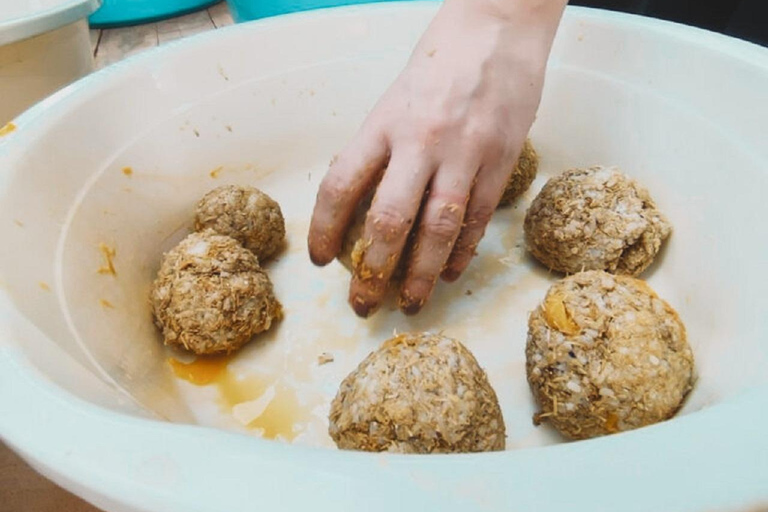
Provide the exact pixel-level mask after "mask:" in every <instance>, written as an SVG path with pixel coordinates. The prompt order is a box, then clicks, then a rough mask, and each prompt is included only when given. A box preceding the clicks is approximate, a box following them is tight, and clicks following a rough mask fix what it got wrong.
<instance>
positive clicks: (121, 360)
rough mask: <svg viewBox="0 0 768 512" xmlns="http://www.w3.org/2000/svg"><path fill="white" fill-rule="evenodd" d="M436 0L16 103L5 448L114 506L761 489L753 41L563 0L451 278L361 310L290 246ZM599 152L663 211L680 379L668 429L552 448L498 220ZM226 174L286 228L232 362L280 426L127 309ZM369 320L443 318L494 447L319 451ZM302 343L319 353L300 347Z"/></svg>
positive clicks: (438, 323)
mask: <svg viewBox="0 0 768 512" xmlns="http://www.w3.org/2000/svg"><path fill="white" fill-rule="evenodd" d="M435 9H436V5H435V4H432V3H414V4H389V5H375V6H359V7H352V8H344V9H338V10H328V11H322V12H315V13H305V14H301V15H294V16H287V17H282V18H276V19H270V20H265V21H261V22H256V23H250V24H244V25H240V26H236V27H232V28H228V29H226V30H221V31H216V32H214V33H210V34H203V35H201V36H197V37H194V38H190V39H187V40H184V41H182V42H180V43H177V44H172V45H169V46H168V47H165V48H162V49H159V50H157V51H152V52H149V53H147V54H145V55H142V56H139V57H136V58H132V59H129V60H128V61H126V62H124V63H120V64H118V65H116V66H113V67H111V68H110V69H108V70H105V71H102V72H99V73H97V74H94V75H92V76H90V77H87V78H86V79H84V80H81V81H79V82H77V83H76V84H75V85H73V86H71V87H69V88H67V89H65V90H64V91H61V92H59V93H58V94H56V95H54V96H53V97H51V98H50V99H49V100H47V101H45V102H43V103H42V104H40V105H38V106H36V107H34V108H33V109H32V110H30V111H29V112H27V113H25V114H24V115H22V116H20V117H19V118H18V119H17V120H16V121H15V124H16V125H17V128H16V130H15V131H13V132H11V133H10V134H8V135H5V136H4V137H2V138H0V235H2V239H1V240H2V251H0V269H1V270H0V272H2V273H1V274H0V410H1V411H2V414H0V435H2V438H3V439H4V440H5V441H6V442H7V443H9V444H10V445H11V446H12V447H13V448H14V449H15V450H17V451H19V453H21V454H22V455H23V456H24V457H25V458H26V459H27V460H28V461H30V462H31V463H32V464H33V465H34V466H35V467H36V468H38V469H39V470H40V471H42V472H43V473H44V474H45V475H47V476H48V477H50V478H52V479H53V480H55V481H56V482H58V483H59V484H61V485H63V486H65V487H66V488H68V489H71V490H73V491H74V492H76V493H77V494H79V495H81V496H83V497H85V498H86V499H88V500H90V501H92V502H93V503H95V504H96V505H98V506H100V507H103V508H105V509H107V510H115V511H139V510H140V511H162V512H174V511H179V512H181V511H183V512H189V511H206V512H207V511H211V512H220V511H222V510H227V511H240V510H243V511H245V510H255V509H259V510H262V509H263V510H323V511H332V510H333V511H335V510H353V509H354V510H362V509H368V510H374V511H378V510H381V511H385V510H386V511H391V510H400V509H403V510H419V511H421V510H445V511H454V510H455V511H466V510H520V511H525V510H535V511H541V512H546V511H562V510H569V511H585V512H587V511H588V512H595V511H601V510H607V511H615V510H622V511H656V512H658V511H662V510H670V511H671V510H674V511H680V512H685V511H701V512H703V511H711V510H733V511H737V510H738V511H741V510H753V509H759V508H757V507H760V506H763V505H765V504H768V485H766V482H768V438H766V436H765V432H766V429H768V412H767V411H768V382H767V380H768V377H766V375H768V374H767V373H766V371H765V367H766V364H767V363H768V343H766V342H767V341H768V320H766V316H765V311H768V294H766V293H765V284H764V283H765V278H764V266H765V255H766V254H768V223H766V222H765V221H764V218H765V216H766V214H768V206H766V204H767V203H766V201H765V199H764V195H765V191H766V190H768V172H766V162H768V145H766V144H765V136H766V134H768V121H767V120H768V102H766V91H768V55H766V51H765V50H763V49H761V48H759V47H756V46H752V45H749V44H747V43H743V42H739V41H736V40H732V39H728V38H725V37H722V36H718V35H714V34H710V33H707V32H703V31H700V30H694V29H689V28H684V27H680V26H677V25H674V24H669V23H664V22H658V21H652V20H647V19H643V18H637V17H631V16H626V15H620V14H612V13H606V12H600V11H593V10H588V9H578V8H569V10H568V12H567V13H566V17H565V20H564V22H563V26H562V28H561V30H560V33H559V34H558V38H557V41H556V45H555V48H554V52H553V56H552V60H551V62H550V70H549V74H548V78H547V84H546V87H545V92H544V97H543V101H542V106H541V110H540V112H539V115H538V119H537V121H536V124H535V126H534V128H533V131H532V138H533V141H534V144H535V146H536V147H537V149H538V150H539V153H540V154H541V157H542V168H541V175H540V176H539V178H538V179H537V181H536V182H535V184H534V185H533V187H532V190H531V191H530V192H529V193H528V195H527V196H526V197H525V198H524V199H523V200H522V201H521V203H520V204H519V205H518V206H517V208H516V209H514V208H513V209H508V210H503V211H500V212H499V213H498V214H497V215H496V216H495V217H494V220H493V222H492V226H491V228H490V230H489V234H488V236H487V238H486V240H485V241H484V242H483V244H482V245H481V246H480V248H479V253H480V254H479V256H478V257H477V258H476V260H475V261H474V262H473V264H472V267H471V269H470V270H469V271H468V273H467V275H466V276H464V277H463V278H462V280H461V281H459V282H458V283H457V284H455V285H452V286H446V285H441V286H440V288H439V290H438V291H437V294H436V296H435V297H434V300H433V302H432V303H431V305H430V306H429V307H428V308H427V309H426V310H425V311H424V312H423V313H422V314H420V315H419V316H417V317H415V318H405V317H403V316H402V315H400V313H398V312H397V311H390V310H388V309H387V308H385V309H384V310H383V311H381V312H379V313H378V314H377V315H376V316H375V317H374V318H373V319H371V320H368V321H363V320H360V319H357V318H356V317H355V316H354V314H353V313H352V312H351V310H350V309H349V308H348V307H347V305H346V302H345V299H346V292H345V286H346V279H347V277H346V273H345V271H344V270H343V269H342V268H341V267H340V266H339V265H337V264H334V265H332V266H330V267H328V268H325V269H317V268H314V267H313V266H312V265H311V264H310V263H309V261H308V258H307V256H306V248H305V237H306V230H307V226H308V222H309V213H310V211H311V208H312V204H313V201H314V195H315V192H316V189H317V185H318V183H319V181H320V179H321V177H322V174H323V172H324V171H325V169H326V165H327V162H328V161H329V160H330V158H331V156H332V155H333V154H334V152H335V151H337V150H338V149H339V148H340V147H341V146H342V145H343V143H344V142H345V141H346V140H347V139H348V138H349V137H350V136H351V135H352V134H353V132H354V131H355V129H356V128H357V127H358V125H359V124H360V122H361V121H362V120H363V118H364V116H365V113H366V112H367V110H368V109H370V107H371V106H372V104H373V103H374V102H375V101H376V99H377V97H378V96H379V95H380V94H381V92H382V91H383V90H384V89H385V87H386V86H387V84H388V83H389V82H391V80H392V79H393V78H394V77H395V76H396V74H397V72H398V70H399V69H401V67H402V66H403V64H404V63H405V61H406V59H407V57H408V55H409V52H410V49H411V47H412V46H413V44H414V42H415V41H416V39H417V38H418V36H419V34H420V33H421V32H422V31H423V29H424V27H425V26H426V24H427V23H428V21H429V20H430V18H431V16H432V15H433V14H434V12H435ZM244 48H249V49H251V50H249V51H243V49H244ZM598 163H599V164H606V165H619V166H621V167H622V168H623V169H624V170H625V171H626V172H627V173H629V174H631V175H632V176H634V177H636V178H637V179H639V180H640V181H641V182H643V183H644V184H645V185H646V186H648V187H649V188H650V190H651V192H652V194H653V196H654V197H655V198H656V199H657V202H658V203H659V206H660V208H661V209H662V210H663V211H664V212H666V214H667V215H668V217H669V218H670V219H671V221H672V223H673V224H674V226H675V232H674V234H673V236H672V238H671V240H670V241H669V243H668V245H667V247H666V248H665V250H664V251H663V253H662V255H661V257H660V260H659V262H658V264H656V265H655V266H654V267H653V268H652V269H651V270H650V271H649V272H648V273H647V274H646V277H647V278H648V279H649V282H650V284H651V285H652V286H653V287H654V288H655V289H656V290H657V291H658V292H659V294H660V295H661V296H663V297H664V298H666V299H667V300H668V301H669V302H670V303H671V304H672V305H673V306H675V307H676V308H677V309H678V311H679V312H680V314H681V317H682V318H683V320H684V321H685V323H686V325H687V327H688V332H689V338H690V341H691V343H692V345H693V348H694V352H695V356H696V363H697V367H698V374H699V380H698V383H697V385H696V388H695V390H694V391H693V393H692V395H691V396H690V399H689V400H688V401H687V403H686V405H685V408H684V409H683V411H682V412H681V414H680V415H679V416H678V417H677V418H675V419H673V420H671V421H668V422H665V423H663V424H659V425H656V426H653V427H648V428H644V429H640V430H637V431H633V432H629V433H625V434H619V435H614V436H610V437H605V438H601V439H596V440H592V441H583V442H574V443H564V442H562V441H560V440H559V439H558V437H557V436H556V435H554V434H553V433H552V432H551V431H550V430H549V429H548V428H547V427H544V426H542V427H538V428H537V427H534V426H533V425H532V423H531V415H532V413H533V412H534V410H535V407H534V404H533V403H532V400H531V398H530V393H529V391H528V389H527V384H526V382H525V374H524V352H523V347H524V344H525V334H526V325H525V322H526V317H527V312H528V311H529V310H530V309H532V308H533V307H535V305H536V303H537V301H539V300H540V299H541V298H542V297H543V294H544V292H545V290H546V289H547V287H548V286H549V285H550V284H551V283H552V282H553V281H554V279H555V278H556V276H554V275H549V274H548V273H547V272H544V271H542V270H541V269H540V268H539V267H538V266H537V265H535V264H534V263H533V262H532V261H531V260H530V258H528V257H526V255H525V253H524V251H523V250H522V249H521V245H520V243H521V225H520V224H521V219H522V216H523V213H524V211H525V208H526V206H527V204H528V203H529V202H530V200H531V199H532V197H533V195H534V194H535V192H536V191H538V189H539V188H540V187H541V185H542V184H543V182H544V181H545V180H546V179H547V178H548V177H549V176H552V175H553V174H555V173H557V172H560V171H562V170H564V169H565V168H567V167H571V166H582V165H590V164H598ZM127 167H129V168H130V169H131V171H132V172H131V173H126V172H123V170H124V169H125V168H127ZM225 183H249V184H255V185H257V186H259V187H261V188H263V189H264V190H266V191H268V192H269V193H270V194H271V195H272V196H273V197H275V198H276V199H277V200H278V201H279V202H280V203H281V205H282V207H283V211H284V213H285V216H286V220H287V228H288V238H289V246H288V248H287V250H286V252H285V253H284V254H283V255H282V256H281V257H280V259H279V261H278V262H276V263H274V264H271V265H270V266H269V272H270V274H271V276H272V279H273V281H274V283H275V286H276V291H277V293H278V296H279V297H280V299H281V300H282V302H283V303H284V305H285V308H286V318H285V320H284V321H283V322H282V323H281V324H280V326H279V328H278V329H276V330H275V331H273V332H271V333H270V334H268V335H266V336H264V337H262V338H261V339H260V340H258V341H254V342H253V343H252V344H251V345H249V346H248V347H247V348H246V349H245V350H244V351H243V352H242V353H241V354H240V355H239V356H238V357H237V358H236V359H235V360H234V361H233V362H232V363H231V364H230V371H231V372H232V373H233V375H234V377H235V378H237V377H241V378H243V379H244V382H245V381H249V382H250V380H253V379H257V380H259V382H260V383H261V384H260V385H261V388H260V390H259V391H258V392H257V391H256V388H257V387H258V386H255V387H253V389H252V391H253V393H254V396H248V397H245V399H249V398H258V396H257V395H258V393H260V392H263V390H264V388H265V387H267V386H275V389H278V390H282V391H281V392H284V394H286V395H289V398H290V400H291V401H292V407H294V409H296V410H300V411H299V413H297V414H298V416H297V418H299V419H297V420H296V422H295V424H293V427H295V428H296V431H295V432H293V434H295V437H294V435H292V436H290V437H294V439H293V444H292V445H291V444H289V443H287V442H276V441H272V440H268V439H261V438H259V433H260V431H258V430H254V429H248V428H245V427H243V426H241V425H240V424H238V423H237V421H235V419H234V418H233V416H232V414H231V407H230V406H231V404H229V405H226V404H224V405H222V397H221V396H220V390H218V389H217V388H216V387H215V386H202V387H200V386H195V385H192V384H190V383H188V382H186V381H180V380H178V379H177V378H175V377H174V375H173V373H172V372H171V370H170V367H169V365H168V364H167V358H168V357H169V355H171V354H170V353H169V352H167V351H166V350H165V349H164V348H163V347H162V345H161V343H160V340H159V336H158V334H157V333H156V331H155V329H154V327H153V326H152V323H151V317H150V314H149V310H148V306H147V291H148V288H149V284H150V282H151V279H152V277H153V274H154V272H155V271H156V269H157V267H158V264H159V260H160V254H161V252H162V251H163V250H166V249H168V248H169V247H171V246H172V245H173V243H175V242H176V241H177V240H178V239H180V237H182V236H183V235H184V233H185V232H186V231H187V230H188V229H189V227H190V224H191V212H192V210H193V208H194V203H195V202H196V200H197V199H198V198H199V197H200V196H201V195H202V194H203V193H204V192H205V191H207V190H209V189H211V188H213V187H215V186H218V185H221V184H225ZM101 243H103V244H106V245H107V246H109V247H112V248H114V249H115V250H116V256H115V260H114V264H115V268H116V270H117V275H116V276H110V275H104V274H100V273H99V272H98V271H97V270H98V269H99V268H100V267H101V266H102V265H103V259H102V258H103V255H102V254H101V252H100V250H99V244H101ZM467 290H471V291H472V294H471V296H470V295H467V294H466V291H467ZM104 301H107V302H108V305H106V303H105V302H104ZM393 329H398V330H400V331H404V330H408V329H432V330H444V331H445V332H446V334H448V335H451V336H455V337H457V338H459V339H461V340H462V341H464V342H465V343H466V344H467V346H468V347H469V348H470V349H471V350H472V351H473V352H474V353H475V355H476V356H477V358H478V360H479V361H480V363H481V365H483V366H484V367H485V368H486V369H487V371H488V374H489V378H490V380H491V383H492V384H493V385H494V387H495V388H496V390H497V392H498V395H499V398H500V402H501V405H502V409H503V413H504V416H505V420H506V424H507V429H508V434H509V438H508V443H507V444H508V450H507V451H506V452H503V453H493V454H477V455H462V456H393V455H373V454H364V453H351V452H342V451H337V450H335V449H334V448H333V445H332V443H331V441H330V439H329V438H328V436H327V434H326V433H325V429H326V426H327V424H326V419H325V416H326V415H327V407H328V403H329V401H330V399H331V397H332V396H333V394H334V392H335V390H336V388H337V387H338V384H339V382H340V380H341V378H342V377H343V376H344V375H345V374H346V373H348V372H349V371H350V370H351V369H353V368H354V367H355V366H356V364H357V363H358V362H359V361H360V360H361V359H362V357H363V356H364V355H365V354H366V353H368V352H369V351H370V350H372V349H373V348H374V347H376V346H377V345H378V344H379V343H380V342H381V341H383V340H384V339H385V338H387V337H389V336H390V335H391V333H392V330H393ZM322 352H331V353H332V354H334V356H335V361H334V362H333V363H330V364H326V365H322V366H319V365H318V364H317V356H318V355H319V354H321V353H322ZM177 357H178V356H177ZM278 396H279V393H278ZM241 399H243V398H242V397H241ZM276 400H277V398H276ZM294 412H296V411H294ZM264 433H265V434H268V432H266V431H264Z"/></svg>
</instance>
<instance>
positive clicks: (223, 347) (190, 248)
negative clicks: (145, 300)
mask: <svg viewBox="0 0 768 512" xmlns="http://www.w3.org/2000/svg"><path fill="white" fill-rule="evenodd" d="M150 300H151V304H152V313H153V314H154V318H155V323H156V324H157V326H158V327H159V328H160V330H161V331H162V333H163V337H164V339H165V344H166V345H170V346H173V347H177V348H184V349H186V350H189V351H192V352H194V353H195V354H219V353H229V352H233V351H235V350H238V349H239V348H240V347H242V346H243V345H245V344H246V343H248V341H250V339H251V337H253V335H255V334H258V333H260V332H262V331H266V330H267V329H269V328H270V327H271V326H272V323H273V322H274V321H276V320H279V319H280V318H281V317H282V306H281V305H280V303H279V302H278V301H277V299H276V298H275V295H274V293H273V291H272V283H271V282H270V280H269V277H267V274H266V273H265V272H264V271H263V270H262V269H261V267H259V262H258V260H257V259H256V256H254V254H253V253H251V252H250V251H248V250H246V249H245V248H244V247H243V246H242V245H240V244H239V243H238V242H237V241H236V240H235V239H233V238H230V237H228V236H222V235H217V234H216V233H214V232H213V231H210V230H206V231H203V232H200V233H192V234H191V235H189V236H188V237H187V238H185V239H184V240H182V241H181V243H179V245H177V246H176V247H174V248H173V249H171V250H170V251H168V253H167V254H166V255H165V256H164V258H163V262H162V264H161V266H160V271H159V272H158V274H157V279H155V282H154V283H153V285H152V290H151V293H150Z"/></svg>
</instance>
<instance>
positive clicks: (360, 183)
mask: <svg viewBox="0 0 768 512" xmlns="http://www.w3.org/2000/svg"><path fill="white" fill-rule="evenodd" d="M387 158H388V151H387V144H386V142H385V141H384V138H383V137H382V136H380V135H369V134H359V135H358V136H357V137H355V139H354V140H353V141H352V142H351V143H350V144H348V145H347V147H346V148H345V149H344V151H342V152H341V154H339V155H338V157H336V158H335V159H334V160H333V161H332V162H331V166H330V168H329V169H328V173H327V174H326V175H325V177H324V178H323V181H322V183H321V184H320V189H319V190H318V192H317V199H316V201H315V208H314V212H313V213H312V221H311V223H310V226H309V236H308V245H309V257H310V259H311V260H312V263H314V264H315V265H327V264H328V263H330V262H331V261H333V259H334V258H335V257H336V255H337V254H338V252H339V249H340V248H341V243H342V240H343V237H344V233H345V232H346V230H347V226H348V225H349V223H350V221H351V219H352V215H353V213H354V211H355V208H356V206H357V204H358V203H359V202H360V201H361V200H362V199H363V197H364V196H365V194H366V192H368V191H369V190H370V189H371V188H372V187H373V186H374V184H375V183H376V179H377V178H378V176H379V175H380V174H381V171H382V169H383V168H384V166H385V165H386V163H387Z"/></svg>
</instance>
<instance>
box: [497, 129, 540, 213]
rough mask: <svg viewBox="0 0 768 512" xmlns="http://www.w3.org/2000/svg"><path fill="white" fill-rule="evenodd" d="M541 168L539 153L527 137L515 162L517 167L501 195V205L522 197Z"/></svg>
mask: <svg viewBox="0 0 768 512" xmlns="http://www.w3.org/2000/svg"><path fill="white" fill-rule="evenodd" d="M538 169H539V155H538V154H536V150H535V149H534V148H533V144H531V140H530V139H525V143H524V144H523V149H522V150H521V151H520V156H519V157H518V159H517V163H516V164H515V169H514V170H513V171H512V174H511V175H510V176H509V180H508V181H507V186H506V188H505V189H504V194H503V195H502V196H501V201H499V206H507V205H509V204H511V203H512V201H514V200H515V199H517V198H518V197H520V196H521V195H523V194H524V193H525V191H526V190H528V189H529V188H530V186H531V183H533V180H535V179H536V172H537V171H538Z"/></svg>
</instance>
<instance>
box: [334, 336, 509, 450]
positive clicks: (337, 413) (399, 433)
mask: <svg viewBox="0 0 768 512" xmlns="http://www.w3.org/2000/svg"><path fill="white" fill-rule="evenodd" d="M329 419H330V427H329V433H330V435H331V437H332V438H333V440H334V441H335V442H336V445H337V446H338V447H339V448H342V449H347V450H364V451H371V452H382V451H389V452H397V453H450V452H483V451H497V450H503V449H504V444H505V433H504V419H503V418H502V415H501V409H500V408H499V402H498V400H497V399H496V393H495V392H494V391H493V388H491V385H490V384H489V382H488V378H487V377H486V375H485V372H484V371H483V370H482V369H481V368H480V366H479V365H478V363H477V360H475V358H474V356H473V355H472V354H471V353H470V352H469V350H467V349H466V347H464V345H462V344H461V343H459V342H458V341H456V340H453V339H450V338H446V337H444V336H439V335H434V334H429V333H410V334H400V335H398V336H395V337H394V338H392V339H389V340H387V341H386V342H384V344H383V345H382V346H381V347H380V348H379V349H378V350H377V351H375V352H373V353H372V354H370V355H369V356H368V357H367V358H366V359H365V360H364V361H363V362H362V363H360V365H359V366H358V367H357V369H356V370H355V371H353V372H352V373H351V374H350V375H349V376H347V378H346V379H344V381H343V382H342V383H341V387H340V388H339V392H338V394H337V395H336V398H335V399H334V400H333V403H332V404H331V413H330V418H329Z"/></svg>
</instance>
